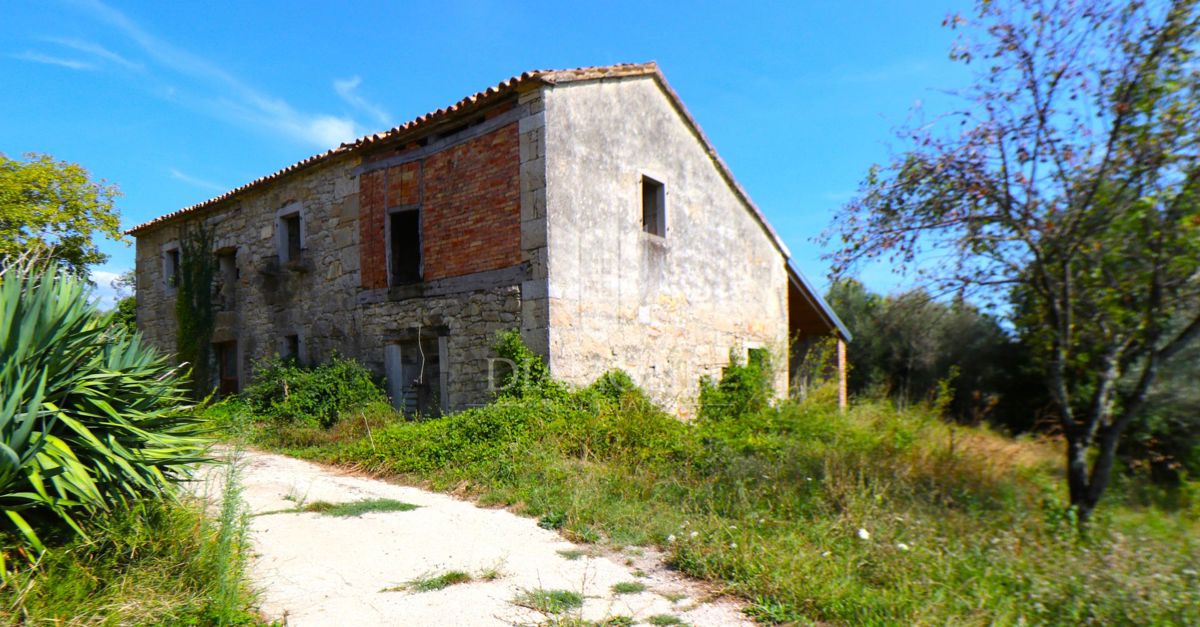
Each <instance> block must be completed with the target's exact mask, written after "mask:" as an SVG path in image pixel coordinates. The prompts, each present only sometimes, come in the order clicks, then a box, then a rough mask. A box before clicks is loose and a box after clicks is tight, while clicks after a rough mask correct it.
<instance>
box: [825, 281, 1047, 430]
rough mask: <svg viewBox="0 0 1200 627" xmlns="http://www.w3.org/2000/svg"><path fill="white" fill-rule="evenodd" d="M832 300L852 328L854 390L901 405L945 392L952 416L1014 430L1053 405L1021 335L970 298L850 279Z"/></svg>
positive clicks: (851, 384)
mask: <svg viewBox="0 0 1200 627" xmlns="http://www.w3.org/2000/svg"><path fill="white" fill-rule="evenodd" d="M827 300H828V301H829V303H830V304H831V305H832V306H833V308H834V309H836V310H837V311H838V315H839V316H840V317H841V319H842V321H843V322H845V324H846V325H847V326H848V327H849V329H850V332H851V333H853V334H854V341H853V342H851V343H850V344H848V345H847V358H848V361H849V362H850V366H851V369H850V375H849V381H848V387H849V390H850V393H851V394H853V395H856V396H864V395H868V396H869V395H876V394H881V395H887V396H888V397H890V398H892V399H893V400H895V401H896V402H898V403H901V404H907V403H912V402H920V401H932V400H934V399H935V398H938V397H939V395H940V397H941V398H949V399H951V400H950V403H949V405H947V407H946V412H947V413H946V415H947V416H948V417H950V418H952V419H954V420H956V421H958V422H964V423H972V424H976V423H979V422H982V421H987V422H989V423H991V424H994V425H1002V426H1004V427H1006V428H1007V429H1009V430H1011V431H1013V432H1014V433H1021V432H1024V431H1028V430H1030V429H1032V428H1034V427H1035V425H1034V422H1033V421H1034V419H1035V418H1036V416H1037V415H1038V410H1041V409H1043V408H1044V407H1045V406H1046V405H1047V404H1048V403H1049V399H1048V398H1047V396H1046V393H1045V391H1044V390H1045V389H1046V388H1045V384H1044V383H1043V382H1042V380H1041V378H1040V376H1039V375H1038V374H1037V372H1036V371H1035V370H1034V369H1033V368H1032V364H1031V363H1030V361H1029V356H1028V355H1027V353H1026V351H1025V350H1024V348H1022V346H1021V345H1020V343H1019V342H1018V341H1017V339H1016V338H1015V337H1011V336H1010V335H1009V334H1008V333H1006V332H1005V331H1004V329H1003V328H1002V327H1001V326H1000V323H999V320H997V319H996V318H995V317H994V316H991V315H988V314H986V313H984V312H982V311H980V310H979V308H978V307H975V306H973V305H971V304H970V303H967V302H965V301H963V300H961V299H955V300H952V301H949V302H940V301H937V300H934V299H933V298H932V297H930V295H929V294H928V293H927V292H925V291H924V290H922V289H915V290H910V291H908V292H904V293H902V294H898V295H895V296H882V295H879V294H875V293H873V292H871V291H869V290H868V289H866V287H864V286H863V285H862V283H859V282H858V281H854V280H850V279H844V280H840V281H835V282H834V284H833V285H832V286H831V287H830V289H829V294H828V295H827ZM952 369H957V375H956V376H953V377H951V376H950V373H951V370H952ZM942 382H948V383H949V389H948V390H942V389H941V384H942ZM947 393H948V394H947Z"/></svg>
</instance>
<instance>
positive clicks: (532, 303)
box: [137, 105, 545, 409]
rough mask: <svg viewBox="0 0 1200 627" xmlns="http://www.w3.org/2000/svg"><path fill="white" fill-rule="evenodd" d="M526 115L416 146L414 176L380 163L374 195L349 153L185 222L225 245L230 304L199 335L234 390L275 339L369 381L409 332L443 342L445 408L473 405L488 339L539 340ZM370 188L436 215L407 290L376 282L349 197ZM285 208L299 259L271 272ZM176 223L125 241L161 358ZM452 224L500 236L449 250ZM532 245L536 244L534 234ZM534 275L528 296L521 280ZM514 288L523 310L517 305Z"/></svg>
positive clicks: (484, 393)
mask: <svg viewBox="0 0 1200 627" xmlns="http://www.w3.org/2000/svg"><path fill="white" fill-rule="evenodd" d="M528 109H529V107H528V106H527V105H522V106H521V107H520V108H519V110H514V111H513V112H512V113H510V114H509V118H507V119H509V120H510V123H505V124H503V125H502V126H500V127H498V128H495V129H492V130H490V131H489V132H487V133H479V132H470V131H467V132H464V133H463V134H462V136H461V137H456V136H453V135H452V136H448V137H440V138H439V142H440V143H438V144H435V145H433V146H430V147H428V148H427V149H426V153H427V158H425V159H424V161H425V162H426V163H425V164H424V165H425V170H426V176H425V178H424V180H423V181H418V180H417V179H415V178H414V177H415V176H416V175H417V174H419V173H420V171H421V169H422V168H421V164H411V165H409V164H398V165H397V167H394V168H389V170H390V172H389V175H388V176H387V177H386V178H387V180H386V184H387V187H386V188H385V187H384V186H383V185H382V184H380V185H376V184H375V182H376V181H375V179H376V178H378V179H379V181H380V182H383V181H384V177H383V176H382V175H383V172H384V171H383V170H375V171H373V172H372V171H369V170H366V171H364V170H365V168H364V166H365V165H369V164H364V163H363V162H362V160H361V159H359V158H358V157H357V156H353V157H347V158H342V159H338V160H335V161H333V162H331V163H326V164H322V165H320V166H317V167H314V168H312V169H310V170H306V171H303V172H300V173H297V174H293V175H289V176H286V177H284V178H282V179H280V180H279V181H277V182H274V183H271V184H269V185H267V186H264V187H263V188H260V189H255V190H250V191H247V192H244V193H243V194H241V195H239V196H238V197H236V198H235V199H234V202H231V203H228V204H226V205H224V206H219V207H215V208H212V209H208V210H205V211H203V212H202V213H200V214H198V215H197V216H196V217H189V218H187V220H190V221H197V220H204V221H206V222H207V223H209V224H210V225H211V226H212V228H213V230H214V233H215V236H216V237H215V242H214V252H216V251H217V250H222V249H236V263H237V267H238V271H239V275H240V276H239V279H238V286H237V306H236V308H235V309H234V310H233V311H230V312H223V313H221V314H219V316H218V328H217V330H216V332H215V334H214V338H213V340H214V342H219V341H227V340H236V341H237V342H238V348H239V354H240V355H239V361H240V364H239V373H240V375H241V380H242V382H243V385H244V384H245V382H246V381H247V380H248V375H252V373H251V368H250V367H251V366H252V364H253V363H254V362H256V361H258V360H261V359H264V358H266V357H269V356H270V355H273V354H276V353H279V352H281V350H282V349H283V346H284V341H285V340H284V338H285V337H286V336H287V335H292V334H295V335H299V338H300V344H301V357H302V358H303V359H304V360H305V361H307V362H310V363H312V362H318V361H321V360H324V359H327V358H328V357H329V356H330V355H331V354H332V353H333V352H334V351H337V352H339V353H340V354H342V355H345V356H350V357H353V358H355V359H358V360H360V361H362V362H364V363H365V364H367V365H368V366H370V367H371V368H372V369H374V370H375V371H376V372H377V373H379V374H382V373H383V367H384V345H385V344H386V343H387V342H389V341H394V340H397V339H404V338H407V337H410V336H411V334H412V333H413V332H415V331H416V330H417V329H421V331H420V332H421V333H422V334H425V335H429V334H438V333H442V334H445V335H446V336H447V348H448V351H447V352H448V355H447V357H448V359H447V361H446V362H444V363H443V367H444V368H446V369H447V371H448V381H447V390H448V391H449V401H450V408H451V409H462V408H464V407H468V406H470V405H474V404H479V403H483V402H486V401H487V400H488V399H489V398H490V394H489V392H488V380H487V368H488V358H489V357H490V356H492V354H491V351H490V346H491V344H492V342H493V339H494V337H495V333H496V332H497V331H499V330H501V329H514V328H521V329H522V330H523V331H524V330H526V327H527V326H528V328H529V329H530V330H531V331H530V338H532V339H533V340H534V341H532V342H531V344H536V341H537V339H538V338H539V337H540V338H542V340H541V341H542V344H543V345H544V344H545V340H544V338H545V330H544V328H540V327H538V326H537V324H536V323H537V321H538V318H537V316H535V315H533V314H532V313H529V312H530V311H536V309H537V307H538V303H541V308H543V309H544V306H545V298H544V293H545V288H544V280H545V279H544V276H545V268H544V263H541V262H536V263H535V262H533V261H531V260H530V259H531V258H536V257H537V250H538V248H537V246H536V245H535V246H533V247H532V248H530V249H529V251H525V250H523V249H522V248H521V246H522V244H523V243H524V236H525V233H526V232H530V233H536V232H537V231H538V230H539V229H540V231H541V232H542V233H543V234H544V231H545V223H544V220H543V221H541V222H540V223H539V222H538V221H537V220H533V221H522V220H521V218H522V214H523V212H524V208H523V206H522V202H523V200H524V199H525V196H524V195H522V194H521V190H522V189H524V188H523V187H522V185H523V183H522V181H523V180H524V179H525V178H526V177H527V176H529V174H528V172H527V171H528V170H529V167H527V166H526V165H525V162H524V160H523V156H524V153H523V152H522V148H521V147H522V146H525V144H526V143H527V142H528V141H529V139H530V137H529V136H528V133H525V134H522V133H521V132H520V131H519V128H518V127H519V121H520V119H521V117H522V116H524V115H525V114H526V113H528ZM430 163H433V164H438V165H436V167H433V168H431V167H430ZM406 173H408V176H405V174H406ZM391 174H395V175H396V176H395V177H392V176H391ZM366 180H372V184H371V186H370V189H360V188H361V186H362V185H363V182H364V181H366ZM393 184H394V185H393ZM384 189H386V190H387V192H388V193H389V194H390V195H392V197H393V198H395V197H397V196H398V197H400V198H401V203H402V204H411V202H409V201H412V200H420V199H422V198H423V199H424V201H425V202H427V203H430V209H429V210H430V212H431V213H434V214H437V215H436V216H435V219H434V220H432V222H433V224H429V225H428V226H427V228H428V229H429V230H430V232H429V233H426V236H425V238H426V241H427V242H428V243H429V245H430V246H431V248H430V249H429V252H428V253H427V254H428V255H429V256H430V257H431V259H430V262H431V263H430V266H429V270H430V272H429V273H428V274H429V276H426V281H425V282H423V283H421V284H417V285H409V286H400V287H393V288H388V287H387V286H386V277H387V273H386V253H385V251H386V242H385V241H384V237H385V235H384V233H383V229H382V228H381V221H380V220H376V221H372V215H373V214H374V213H375V212H373V211H367V212H365V213H362V212H360V208H361V207H360V204H361V203H360V201H362V200H363V199H366V202H367V203H371V204H372V205H374V203H375V202H376V201H375V200H373V198H374V197H375V196H376V195H382V194H383V193H384ZM360 191H362V192H365V193H361V194H360ZM419 192H423V197H422V196H421V195H419ZM404 199H407V200H404ZM383 204H386V203H383ZM383 204H380V207H382V206H383ZM393 204H395V203H393ZM285 207H290V208H296V207H298V208H299V209H300V212H301V216H302V227H303V246H304V252H303V254H302V258H301V260H300V261H299V262H298V263H282V264H281V263H280V262H279V260H278V257H277V245H276V242H277V237H278V235H277V217H278V215H280V212H281V210H283V209H284V208H285ZM423 210H424V207H423ZM286 211H290V209H287V210H286ZM360 217H361V218H363V220H360ZM375 222H380V224H376V223H375ZM179 224H180V223H179V222H178V221H176V222H168V223H166V224H165V225H163V226H157V227H153V228H151V229H148V230H146V231H143V232H141V233H139V234H138V237H137V278H138V295H139V298H138V323H139V327H140V328H141V329H142V332H143V333H144V334H145V336H146V337H147V339H149V340H150V341H151V342H152V343H154V344H155V345H157V346H159V347H160V348H162V349H164V350H166V351H173V350H174V348H175V328H176V326H175V316H174V306H175V305H174V303H175V298H174V292H173V290H171V289H169V288H168V287H167V286H166V285H165V282H164V279H163V262H162V250H163V246H164V245H168V244H169V243H170V242H173V241H175V240H176V239H177V238H178V237H179V235H178V233H179V226H178V225H179ZM374 227H380V228H374ZM464 229H467V230H473V231H478V232H481V233H484V234H485V235H486V237H481V238H479V239H484V240H490V239H496V238H502V239H503V241H497V242H496V246H495V247H494V248H493V249H489V250H479V249H478V248H477V247H476V248H472V247H471V246H469V245H465V244H463V245H459V244H453V242H451V241H450V240H451V239H452V237H453V236H455V234H456V233H460V232H461V231H463V230H464ZM532 237H533V238H534V240H535V241H534V244H536V240H537V239H539V238H538V237H537V236H536V235H534V236H532ZM540 240H541V241H543V242H544V240H545V237H544V235H543V236H541V237H540ZM460 244H461V243H460ZM476 246H477V245H476ZM543 250H544V244H543ZM360 251H361V252H362V253H363V255H362V256H361V257H362V258H361V262H362V263H361V264H360ZM544 257H545V255H544V253H543V254H542V255H541V258H542V259H544ZM535 268H539V269H537V270H536V272H537V273H539V274H540V275H541V276H542V277H543V278H542V283H543V286H542V287H538V286H537V281H536V280H535V279H534V278H533V274H534V272H535V270H534V269H535ZM368 274H370V275H371V276H367V275H368ZM434 275H436V276H434ZM527 290H528V291H530V293H531V295H532V298H531V299H530V300H529V301H526V300H525V299H524V298H523V292H524V291H527ZM539 293H540V294H542V296H541V297H540V300H539V297H538V294H539ZM542 318H544V316H542ZM526 319H528V320H529V321H530V322H531V324H532V326H529V325H526V324H525V323H524V321H525V320H526ZM543 327H544V325H543Z"/></svg>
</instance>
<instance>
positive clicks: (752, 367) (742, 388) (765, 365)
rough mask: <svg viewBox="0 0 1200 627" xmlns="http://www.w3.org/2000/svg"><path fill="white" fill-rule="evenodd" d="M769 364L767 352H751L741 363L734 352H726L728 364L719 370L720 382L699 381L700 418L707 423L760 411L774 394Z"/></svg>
mask: <svg viewBox="0 0 1200 627" xmlns="http://www.w3.org/2000/svg"><path fill="white" fill-rule="evenodd" d="M774 393H775V392H774V389H773V388H772V386H771V364H770V358H769V356H768V354H767V352H766V351H763V350H755V351H751V358H750V359H748V360H747V362H746V363H742V361H741V358H740V357H739V356H738V354H737V352H736V351H729V365H728V366H725V367H724V368H723V369H722V370H721V380H720V381H717V382H715V383H714V382H713V381H712V379H711V378H709V377H704V378H702V379H701V380H700V417H701V418H702V419H706V420H722V419H730V418H741V417H743V416H746V415H749V414H752V413H754V412H758V411H762V410H763V409H765V408H766V407H767V406H768V405H769V404H770V402H771V397H772V396H773V395H774Z"/></svg>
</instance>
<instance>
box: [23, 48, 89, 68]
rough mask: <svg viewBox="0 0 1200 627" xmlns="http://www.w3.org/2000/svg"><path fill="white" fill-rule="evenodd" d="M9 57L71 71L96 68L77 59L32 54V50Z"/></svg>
mask: <svg viewBox="0 0 1200 627" xmlns="http://www.w3.org/2000/svg"><path fill="white" fill-rule="evenodd" d="M9 56H10V57H12V58H14V59H20V60H22V61H30V62H33V63H42V64H45V65H57V66H59V67H65V68H68V69H72V70H94V69H96V66H94V65H92V64H91V63H88V62H86V61H79V60H77V59H64V58H62V57H55V56H51V55H48V54H42V53H40V52H34V51H32V50H26V51H25V52H21V53H18V54H11V55H9Z"/></svg>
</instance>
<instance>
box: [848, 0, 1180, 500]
mask: <svg viewBox="0 0 1200 627" xmlns="http://www.w3.org/2000/svg"><path fill="white" fill-rule="evenodd" d="M976 12H977V14H978V15H977V19H972V20H964V19H961V18H958V17H955V18H953V19H950V20H947V22H946V23H947V25H949V26H951V27H952V28H957V27H959V26H963V25H967V27H968V28H970V29H971V30H972V31H974V32H973V33H972V35H974V36H968V37H965V38H964V41H962V42H960V45H957V46H956V47H955V49H954V51H953V53H952V54H953V56H954V58H956V59H958V60H961V61H963V62H964V63H970V62H971V61H972V60H973V59H979V60H982V59H987V61H986V62H984V63H981V64H979V65H978V66H977V67H978V70H977V72H976V74H975V76H974V81H973V85H971V86H970V87H968V88H967V89H964V90H961V91H960V92H959V93H960V95H961V97H962V99H963V101H964V102H961V103H959V104H958V105H957V106H956V110H957V111H956V113H954V114H952V115H946V116H940V115H939V116H935V117H933V118H932V119H934V120H936V121H935V122H931V123H926V122H925V121H922V122H921V123H920V124H919V125H915V126H910V127H908V128H902V129H899V130H898V132H899V135H900V136H901V137H902V138H903V139H904V141H905V142H906V143H907V144H908V146H907V149H906V150H904V151H901V152H899V153H898V154H897V155H896V157H895V158H894V159H893V160H892V161H891V163H889V164H887V165H886V166H884V167H878V166H875V167H872V168H871V169H870V171H869V172H868V173H867V175H866V177H865V180H864V181H863V184H862V187H861V190H860V194H859V196H858V197H857V198H855V199H853V200H852V201H851V202H849V203H847V205H846V206H845V207H844V208H843V211H842V212H841V213H840V215H839V217H838V220H837V225H836V226H835V229H834V231H836V233H835V232H833V231H831V232H830V233H828V234H827V235H828V237H827V241H829V240H833V239H835V238H836V239H837V240H838V246H839V250H838V251H837V252H835V253H833V254H832V255H831V257H832V260H833V262H834V270H835V272H837V273H844V272H846V271H848V270H851V269H853V267H855V266H856V265H857V264H859V263H860V262H863V261H865V260H878V259H884V258H886V259H888V260H889V262H890V263H891V265H892V266H893V267H894V268H896V269H898V270H905V269H909V270H917V271H918V272H920V273H922V274H924V275H926V276H927V277H928V278H930V279H932V280H933V281H932V282H934V283H936V284H937V285H938V286H939V287H940V288H942V289H945V290H947V291H954V292H956V293H959V294H967V293H971V294H972V295H975V296H978V297H981V298H984V299H986V300H987V301H989V302H990V303H992V304H998V303H1000V302H1005V301H1007V302H1006V304H1007V305H1008V307H1007V310H1008V312H1009V317H1010V320H1011V322H1012V324H1013V327H1014V328H1015V329H1016V331H1017V332H1018V334H1019V336H1020V338H1021V342H1022V345H1023V346H1024V347H1025V348H1026V349H1027V350H1028V353H1029V355H1030V358H1031V362H1032V363H1033V364H1034V365H1035V367H1036V368H1037V370H1038V372H1039V374H1040V378H1041V379H1042V382H1043V385H1044V388H1045V389H1046V390H1047V391H1048V394H1049V399H1050V401H1051V402H1052V404H1053V410H1054V413H1055V414H1056V416H1055V418H1057V421H1058V431H1059V432H1060V433H1062V434H1063V435H1064V436H1065V445H1066V446H1065V448H1066V452H1067V457H1068V460H1069V463H1068V465H1067V468H1066V479H1067V486H1068V490H1069V491H1070V499H1071V503H1072V505H1073V506H1074V507H1076V508H1077V509H1078V513H1079V516H1080V519H1081V520H1085V521H1086V520H1087V518H1088V516H1089V514H1090V513H1091V512H1092V511H1094V509H1095V507H1096V506H1097V504H1098V503H1099V501H1100V498H1101V497H1102V495H1103V494H1104V492H1105V490H1106V489H1107V487H1108V485H1109V482H1110V480H1111V476H1112V470H1113V468H1114V467H1115V465H1116V462H1117V459H1116V454H1117V450H1118V448H1119V445H1120V442H1121V440H1122V438H1123V436H1124V435H1125V433H1126V432H1127V430H1128V429H1129V428H1130V427H1131V425H1133V424H1134V423H1135V422H1136V421H1138V420H1141V419H1142V418H1143V417H1144V409H1145V405H1146V403H1147V402H1148V398H1149V395H1150V393H1151V390H1152V389H1153V387H1154V385H1155V383H1156V379H1157V377H1158V372H1159V369H1160V368H1162V367H1164V366H1165V365H1167V364H1169V363H1170V362H1171V361H1172V360H1174V359H1178V358H1179V355H1180V354H1181V352H1182V351H1183V350H1184V349H1185V348H1186V347H1187V346H1188V345H1189V344H1194V343H1195V342H1197V341H1200V237H1198V234H1200V160H1198V159H1197V158H1196V154H1195V147H1196V145H1197V144H1198V143H1200V73H1197V72H1196V71H1195V65H1196V59H1197V54H1200V4H1198V3H1197V2H1195V1H1194V0H1171V1H1168V2H1134V3H1130V2H1126V1H1122V0H1090V1H1088V2H1078V3H1071V4H1066V5H1057V6H1055V7H1054V10H1047V9H1046V7H1045V6H1043V5H1042V4H1040V3H1038V2H1015V3H996V2H989V1H986V0H981V1H979V2H978V3H977V11H976ZM997 103H1003V106H997ZM932 260H936V262H931V261H932ZM963 374H964V375H966V374H967V373H966V372H965V371H964V373H963Z"/></svg>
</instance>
